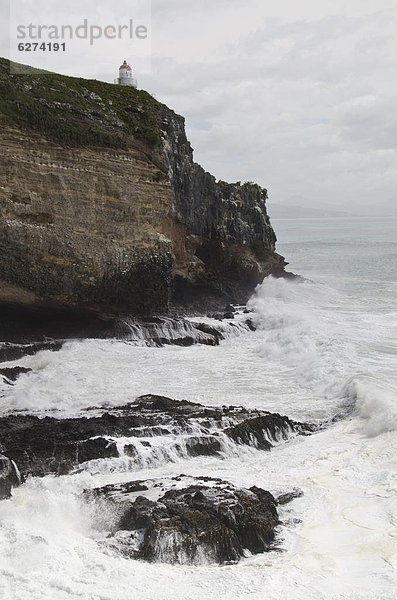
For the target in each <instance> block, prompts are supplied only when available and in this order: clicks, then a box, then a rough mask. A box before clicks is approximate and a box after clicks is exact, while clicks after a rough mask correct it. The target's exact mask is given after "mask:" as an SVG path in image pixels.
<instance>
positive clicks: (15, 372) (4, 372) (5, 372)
mask: <svg viewBox="0 0 397 600" xmlns="http://www.w3.org/2000/svg"><path fill="white" fill-rule="evenodd" d="M31 370H32V369H27V368H25V367H9V368H8V369H0V375H1V376H2V377H4V378H5V380H6V382H7V383H10V382H13V381H16V380H17V379H18V377H19V376H20V375H23V374H24V373H29V372H30V371H31Z"/></svg>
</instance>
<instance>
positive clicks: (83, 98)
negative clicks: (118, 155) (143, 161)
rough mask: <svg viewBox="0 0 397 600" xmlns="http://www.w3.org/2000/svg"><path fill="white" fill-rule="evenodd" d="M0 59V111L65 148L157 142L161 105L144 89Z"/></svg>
mask: <svg viewBox="0 0 397 600" xmlns="http://www.w3.org/2000/svg"><path fill="white" fill-rule="evenodd" d="M12 71H13V73H10V61H9V60H6V59H4V58H0V113H1V114H2V115H3V119H6V121H7V122H9V123H14V124H15V125H18V126H21V125H22V126H25V127H28V128H33V129H35V130H36V131H38V132H40V133H41V134H43V136H44V137H47V138H49V139H52V140H54V141H57V142H59V143H61V144H63V145H65V146H80V147H82V146H103V147H107V148H120V149H122V148H127V147H128V146H129V145H133V144H134V143H135V144H136V143H142V144H144V145H145V146H149V147H150V148H152V149H156V148H157V147H158V146H159V144H160V120H161V116H160V113H161V104H160V103H158V102H157V101H156V100H155V99H154V98H153V97H152V96H151V95H150V94H148V93H147V92H145V91H142V90H136V89H134V88H127V87H122V86H115V85H113V84H109V83H104V82H102V81H97V80H87V79H80V78H77V77H66V76H64V75H58V74H56V73H50V72H46V71H38V70H37V69H33V68H32V69H29V71H31V72H30V74H28V75H26V67H24V68H23V73H24V74H23V75H19V74H17V65H15V64H14V65H13V69H12Z"/></svg>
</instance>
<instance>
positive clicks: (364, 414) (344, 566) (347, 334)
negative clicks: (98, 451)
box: [0, 218, 397, 600]
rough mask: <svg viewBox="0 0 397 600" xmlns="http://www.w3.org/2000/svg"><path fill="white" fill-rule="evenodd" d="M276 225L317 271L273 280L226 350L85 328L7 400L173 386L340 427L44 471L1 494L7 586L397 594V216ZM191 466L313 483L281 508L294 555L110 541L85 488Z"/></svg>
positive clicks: (285, 540)
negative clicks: (271, 441) (52, 473)
mask: <svg viewBox="0 0 397 600" xmlns="http://www.w3.org/2000/svg"><path fill="white" fill-rule="evenodd" d="M274 226H275V229H276V231H277V234H278V237H279V245H278V249H279V252H281V253H282V254H284V255H285V256H286V257H287V260H289V261H290V263H291V265H290V268H291V270H293V271H294V272H298V273H300V274H302V275H303V276H304V277H305V278H306V280H305V281H304V282H296V281H284V280H274V279H268V280H266V281H265V282H264V283H263V284H262V285H261V286H259V287H258V289H257V291H256V292H255V294H254V295H253V297H252V298H251V300H250V303H249V306H250V308H251V309H252V310H253V311H254V313H253V315H252V318H253V319H254V321H255V323H256V325H257V327H258V329H257V331H256V332H249V333H248V332H241V333H240V335H237V336H230V337H229V338H228V339H226V340H224V341H223V342H221V344H220V346H217V347H208V346H202V345H196V346H192V347H189V348H181V347H176V346H167V347H164V348H152V347H146V346H143V345H134V344H131V343H129V342H127V341H117V340H106V341H104V340H85V341H71V342H68V343H67V344H65V346H64V347H63V348H62V350H61V351H60V352H55V353H52V352H49V351H44V352H41V353H39V354H37V355H35V356H33V357H26V358H24V359H23V360H20V361H18V364H19V365H21V366H27V367H30V368H31V369H32V372H31V373H29V374H27V375H23V376H21V377H20V378H19V379H18V381H17V383H16V385H15V386H13V387H10V386H5V385H1V386H0V410H1V412H2V413H8V412H10V411H24V412H25V411H26V412H32V413H36V414H39V415H44V414H56V415H57V416H60V417H62V416H70V415H78V414H80V413H81V411H82V410H84V409H85V408H87V407H92V406H97V407H106V406H117V405H121V404H125V402H126V401H129V400H133V399H134V398H135V397H137V396H138V395H140V394H146V393H160V394H165V395H168V396H171V397H173V398H177V399H183V398H185V399H187V400H192V401H198V402H202V403H205V404H211V405H223V404H239V405H244V406H248V407H259V408H262V409H265V410H270V411H276V412H280V413H282V414H286V415H288V416H290V417H292V418H295V419H298V420H307V421H311V422H327V423H328V426H327V427H326V428H325V429H324V430H322V431H320V432H318V433H316V434H314V435H312V436H310V437H306V438H303V437H299V438H295V439H293V440H291V441H289V442H288V443H283V444H280V445H277V446H276V447H275V448H274V449H273V450H272V451H271V452H270V453H266V452H259V451H256V450H254V449H250V448H243V447H241V450H240V449H239V450H238V451H237V452H230V453H229V454H225V455H224V456H223V457H221V458H213V457H210V458H207V457H198V458H189V459H186V458H183V457H182V458H181V457H177V456H175V457H172V456H170V455H169V454H168V455H166V456H165V455H164V460H161V459H160V460H157V461H156V462H153V463H150V462H149V463H145V464H144V466H143V468H142V469H140V470H139V471H137V470H135V471H132V472H131V470H130V466H128V464H127V463H125V462H123V461H117V459H116V460H115V461H113V462H112V461H93V464H88V465H87V467H86V468H85V469H83V470H81V471H80V472H79V473H76V474H73V475H68V476H63V477H59V478H55V477H45V478H43V479H31V480H28V482H27V483H26V484H25V485H23V486H21V487H20V488H18V489H16V490H14V496H13V498H12V499H11V500H7V501H3V502H1V504H0V598H1V599H3V598H4V599H5V600H8V599H10V600H11V599H12V600H14V599H18V600H25V599H26V600H36V599H43V600H44V599H45V600H47V599H48V600H50V599H51V600H52V599H55V600H58V599H60V600H61V599H62V600H63V599H73V598H83V599H89V600H99V599H101V600H105V599H106V600H132V599H134V600H171V599H173V600H182V599H183V600H199V599H200V600H201V599H203V598H206V599H207V598H209V599H212V598H214V599H215V598H217V599H240V598H241V599H244V600H245V599H249V600H251V599H252V600H257V599H258V600H259V599H263V598H267V599H268V600H279V599H280V598H282V597H286V598H288V599H289V600H300V599H302V600H303V599H305V600H312V599H313V600H314V599H316V600H318V599H324V600H342V599H344V600H364V599H365V600H369V599H374V600H375V599H376V600H379V599H380V598H382V600H394V599H395V598H396V596H397V575H396V572H397V571H396V569H397V517H396V515H397V375H396V373H397V370H396V354H397V219H369V218H368V219H354V220H350V219H312V220H293V221H292V220H291V221H289V220H279V221H275V222H274ZM12 364H13V363H10V366H11V365H12ZM336 416H337V417H338V419H337V420H333V419H334V417H336ZM180 473H186V474H189V475H193V476H195V475H196V476H199V475H207V474H208V475H211V476H219V477H222V478H223V479H227V480H229V481H231V482H232V483H234V484H236V485H239V486H247V487H250V486H252V485H258V486H260V487H263V488H265V489H268V490H269V491H271V492H272V493H274V494H279V493H284V492H287V491H290V490H291V489H293V488H300V489H301V490H302V491H303V492H304V495H303V496H302V497H301V498H299V499H297V500H295V501H294V502H293V503H291V504H289V505H287V506H285V507H284V508H281V509H280V515H281V519H282V521H283V525H282V526H280V528H279V531H278V542H279V548H278V551H274V552H269V553H266V554H262V555H257V556H254V557H247V558H245V559H243V560H242V561H241V562H240V563H239V564H237V565H228V566H214V565H206V564H203V565H201V566H195V567H186V566H178V565H167V564H147V563H145V562H141V561H132V560H127V559H125V558H121V557H120V556H119V555H117V553H115V552H112V551H111V549H109V548H108V549H106V547H104V546H103V544H100V543H99V539H98V531H97V529H96V527H95V523H93V520H92V515H90V513H89V511H87V508H86V507H85V506H84V504H83V503H82V501H81V499H80V496H79V494H80V492H81V491H82V490H83V489H84V488H87V487H88V488H89V487H95V486H98V485H103V484H105V483H112V482H119V481H128V480H130V479H134V478H139V479H143V478H145V477H165V476H172V475H177V474H180Z"/></svg>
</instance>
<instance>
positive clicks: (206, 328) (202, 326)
mask: <svg viewBox="0 0 397 600" xmlns="http://www.w3.org/2000/svg"><path fill="white" fill-rule="evenodd" d="M194 327H195V328H196V329H198V330H199V331H202V332H203V333H207V334H208V335H211V336H213V338H214V340H215V344H214V345H218V344H219V342H220V341H221V340H223V335H222V333H221V332H220V331H218V330H217V329H216V328H215V327H212V326H211V325H208V323H197V324H196V323H195V324H194Z"/></svg>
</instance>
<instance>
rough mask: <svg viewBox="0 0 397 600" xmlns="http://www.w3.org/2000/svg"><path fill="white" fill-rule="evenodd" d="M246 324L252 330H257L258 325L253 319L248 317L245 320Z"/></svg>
mask: <svg viewBox="0 0 397 600" xmlns="http://www.w3.org/2000/svg"><path fill="white" fill-rule="evenodd" d="M245 324H246V325H247V327H248V328H249V329H250V330H251V331H256V326H255V325H254V322H253V320H252V319H247V320H246V321H245Z"/></svg>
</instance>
